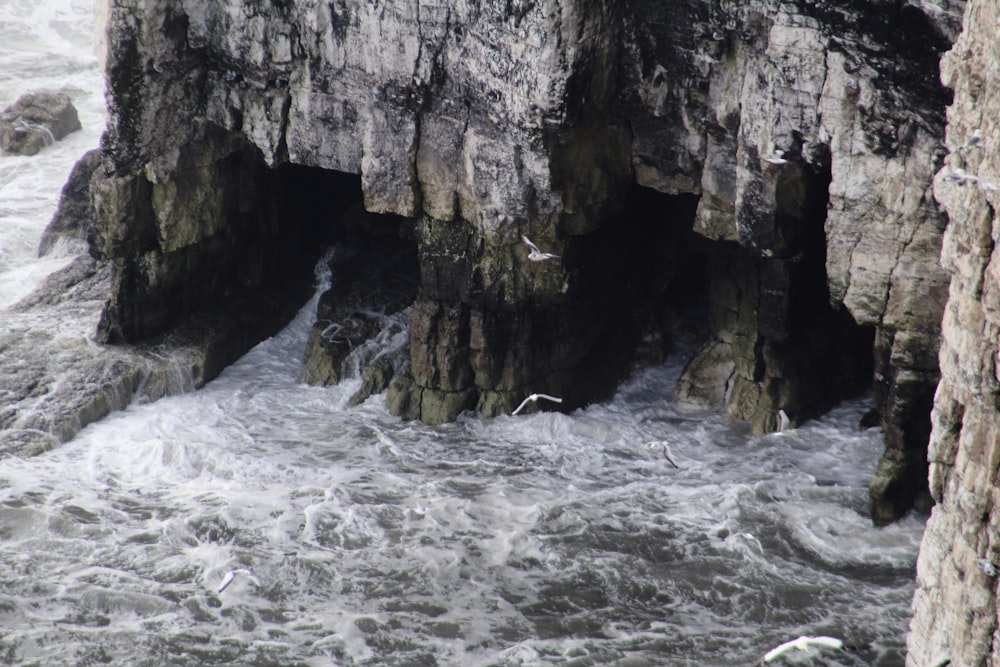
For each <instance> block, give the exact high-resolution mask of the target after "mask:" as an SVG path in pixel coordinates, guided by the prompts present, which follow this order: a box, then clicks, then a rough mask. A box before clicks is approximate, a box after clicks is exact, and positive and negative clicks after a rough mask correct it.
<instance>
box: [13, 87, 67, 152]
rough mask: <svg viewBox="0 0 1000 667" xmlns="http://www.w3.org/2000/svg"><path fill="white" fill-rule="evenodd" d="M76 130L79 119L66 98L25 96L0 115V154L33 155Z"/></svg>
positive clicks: (49, 94) (58, 95)
mask: <svg viewBox="0 0 1000 667" xmlns="http://www.w3.org/2000/svg"><path fill="white" fill-rule="evenodd" d="M79 129H80V118H79V116H78V115H77V113H76V107H74V106H73V103H72V101H70V98H69V96H68V95H66V94H64V93H55V92H45V91H43V92H37V93H27V94H26V95H22V96H21V97H19V98H18V99H17V101H16V102H14V104H12V105H11V106H9V107H7V108H6V109H4V111H3V113H2V114H0V150H2V151H3V152H4V153H11V154H13V155H34V154H35V153H37V152H38V151H40V150H42V149H43V148H44V147H46V146H49V145H51V144H52V143H54V142H56V141H59V140H60V139H62V138H63V137H65V136H66V135H67V134H69V133H70V132H76V131H77V130H79Z"/></svg>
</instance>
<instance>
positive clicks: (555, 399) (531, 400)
mask: <svg viewBox="0 0 1000 667" xmlns="http://www.w3.org/2000/svg"><path fill="white" fill-rule="evenodd" d="M540 398H544V399H545V400H546V401H552V402H553V403H562V399H561V398H559V397H558V396H549V395H548V394H532V395H530V396H528V398H526V399H524V400H523V401H521V405H519V406H517V409H515V410H514V412H512V413H510V414H511V416H513V415H516V414H517V413H518V412H520V411H521V410H523V409H524V406H526V405H527V404H528V403H534V402H535V401H537V400H538V399H540Z"/></svg>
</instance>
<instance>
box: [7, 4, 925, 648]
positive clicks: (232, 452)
mask: <svg viewBox="0 0 1000 667" xmlns="http://www.w3.org/2000/svg"><path fill="white" fill-rule="evenodd" d="M89 9H90V8H89V1H88V0H72V1H71V2H70V3H68V4H65V3H63V4H60V3H47V4H46V3H37V2H34V1H33V0H32V1H29V0H13V1H12V2H8V3H4V4H3V6H2V7H0V18H2V19H3V20H0V103H4V104H8V103H10V102H12V101H13V99H14V98H16V97H17V95H19V94H20V93H21V92H22V90H21V86H22V85H23V86H25V88H24V91H23V92H26V91H27V90H28V89H29V86H28V84H30V89H35V88H37V87H50V88H51V87H55V88H57V89H58V88H61V89H64V90H66V89H73V90H78V91H81V92H79V93H78V94H76V95H75V96H74V102H75V103H76V104H77V106H78V108H80V110H81V121H82V122H83V125H84V131H83V132H81V133H77V134H73V135H70V136H69V137H67V138H66V139H65V140H63V141H61V142H57V144H55V145H54V146H51V147H49V148H47V149H45V150H44V151H42V152H41V153H39V155H37V156H35V157H33V158H17V157H11V156H3V157H0V202H2V203H0V207H3V209H2V210H0V221H2V223H3V224H0V249H2V250H0V253H2V254H0V304H4V303H10V302H12V301H14V300H16V299H17V298H19V297H20V296H21V295H23V294H25V293H27V291H29V290H30V289H31V287H32V285H33V284H36V283H37V281H39V280H40V279H41V278H42V277H43V276H44V275H45V274H46V273H48V272H49V271H51V270H54V268H56V267H57V266H58V265H59V264H60V262H62V261H64V259H59V260H55V259H45V260H36V259H35V258H34V247H35V246H36V244H37V241H38V237H39V236H40V234H41V231H42V229H43V228H44V226H45V224H46V223H47V222H48V219H49V217H50V216H51V213H52V211H54V209H55V202H56V201H57V198H58V190H59V188H60V187H61V185H62V183H63V182H64V181H65V177H66V175H67V174H68V172H69V169H70V168H71V166H72V164H73V162H74V161H75V160H76V159H77V158H78V157H79V155H80V154H82V153H83V152H84V151H85V150H87V149H88V148H90V147H93V146H96V144H97V138H98V136H99V133H100V128H101V127H102V126H103V123H104V116H103V114H104V111H103V106H102V98H101V90H100V87H101V86H100V81H99V79H100V77H99V74H98V72H97V70H96V65H95V61H94V59H93V57H92V56H91V55H90V51H89V50H88V49H89V47H87V44H89V41H88V40H89V39H90V33H89V27H88V22H89V21H90V20H91V19H90V18H89V14H88V12H89ZM85 47H86V48H85ZM17 68H20V69H19V70H18V69H17ZM13 82H16V83H17V85H16V86H15V85H12V83H13ZM314 310H315V301H313V302H311V303H310V304H309V305H307V306H306V308H304V309H303V310H302V312H301V313H300V315H299V316H298V317H297V318H296V320H295V321H294V322H293V323H292V325H290V326H289V327H288V328H287V329H286V330H285V331H283V332H282V333H280V334H278V335H277V336H275V337H273V338H271V339H269V340H267V341H264V342H263V343H261V344H260V345H258V346H257V347H256V348H254V349H253V350H252V351H251V352H250V353H248V354H247V355H246V356H245V357H244V358H243V359H242V360H241V361H240V362H238V363H237V364H235V365H233V366H232V367H230V368H228V369H226V371H225V372H223V373H222V375H221V376H220V377H219V378H218V379H217V380H215V381H214V382H212V383H210V384H209V385H208V386H206V387H205V388H204V389H202V390H200V391H198V392H196V393H192V394H186V395H179V396H173V397H170V398H167V399H164V400H161V401H158V402H155V403H150V404H136V405H133V406H131V407H130V408H128V409H127V410H124V411H122V412H119V413H115V414H113V415H111V416H109V417H108V418H106V419H105V420H103V421H102V422H100V423H97V424H93V425H91V426H89V427H87V428H86V429H84V431H82V432H81V433H80V435H79V436H78V437H77V438H76V439H75V440H74V441H72V442H70V443H68V444H66V445H64V446H61V447H59V448H57V449H55V450H53V451H51V452H48V453H46V454H44V455H42V456H39V457H36V458H33V459H29V460H21V459H4V460H2V461H0V525H2V526H3V530H2V531H0V573H2V574H0V600H2V604H0V621H2V623H3V627H4V632H3V636H2V637H0V654H2V653H3V652H4V651H8V650H9V651H11V653H10V654H11V655H14V656H16V660H17V661H20V662H22V663H30V662H38V663H45V664H54V663H56V662H59V661H61V660H63V658H64V657H65V656H67V655H74V656H76V658H77V659H78V661H79V662H82V663H83V662H87V661H88V660H89V661H91V662H94V663H96V662H100V661H106V659H111V660H112V661H114V662H116V663H118V664H167V663H169V662H172V663H177V664H181V663H189V664H195V663H198V662H204V661H212V662H215V663H218V664H248V665H253V664H292V663H302V664H324V665H328V664H352V663H353V664H381V663H386V662H387V661H389V660H390V659H391V660H397V661H407V660H408V661H410V662H413V663H421V662H424V663H429V662H430V658H428V657H427V656H431V657H432V658H433V660H435V661H436V662H437V664H441V665H459V664H461V665H483V666H485V665H499V664H531V665H547V664H565V663H567V662H568V661H571V660H579V661H580V664H627V663H625V662H623V661H628V660H630V659H632V660H635V661H637V662H641V661H645V663H644V664H670V665H704V664H752V663H753V662H754V661H755V660H756V659H757V658H759V656H760V655H762V654H763V652H764V651H766V650H767V649H768V648H770V647H771V646H774V645H776V644H777V643H780V642H781V641H785V640H786V639H787V638H788V637H794V636H798V635H806V634H807V635H819V634H829V635H832V636H837V637H844V638H845V639H848V640H850V641H851V642H852V643H855V644H858V645H859V646H860V647H861V648H860V649H859V652H858V653H857V654H851V655H852V656H853V657H848V658H841V657H840V656H833V657H830V659H831V660H834V661H836V660H841V659H843V660H854V662H840V663H838V662H830V663H828V664H896V663H899V662H901V658H900V656H901V652H902V650H903V645H904V634H905V631H906V624H907V619H908V614H909V599H910V596H911V595H912V590H913V575H912V569H913V565H914V561H915V557H916V547H917V541H918V540H919V537H920V533H921V525H920V520H919V519H916V518H911V519H907V520H904V521H903V522H901V523H899V524H897V525H894V526H891V527H889V528H883V529H875V528H873V527H872V526H871V525H870V522H869V521H868V519H867V517H866V516H865V514H864V512H865V509H864V508H865V506H866V500H867V483H868V478H869V476H870V475H871V472H872V471H873V470H874V467H875V464H876V462H877V459H878V456H879V453H880V449H881V444H880V437H879V434H878V433H877V432H875V431H869V432H863V433H862V432H858V431H857V429H856V423H857V420H858V418H859V416H860V414H861V413H862V412H863V411H864V409H865V408H866V407H867V406H866V402H865V401H857V402H852V403H849V404H847V405H845V406H843V407H841V408H839V409H837V410H835V411H834V412H832V413H831V414H830V415H828V416H827V417H825V418H823V419H821V420H818V421H814V422H807V423H805V424H802V425H800V426H799V427H798V428H797V429H796V430H795V431H793V432H789V433H786V434H783V435H782V436H781V437H774V436H765V437H762V438H754V437H752V436H751V435H750V433H749V430H748V428H747V427H746V426H745V425H741V424H732V423H730V422H728V421H727V420H726V419H725V417H724V416H723V415H719V414H714V413H710V414H700V415H693V414H688V413H683V412H681V411H678V410H676V409H674V407H673V406H672V405H671V404H670V402H669V401H668V400H665V399H664V397H665V396H669V394H670V391H671V389H672V387H673V385H674V383H675V382H676V379H677V376H678V374H679V373H680V365H679V364H674V365H670V366H668V367H665V368H661V369H654V370H651V371H648V372H645V373H642V374H640V375H638V376H637V377H635V378H633V379H632V380H631V381H630V382H628V383H626V385H625V386H623V387H622V389H621V390H620V391H619V393H618V394H617V395H616V396H615V397H614V398H613V399H612V400H611V401H608V402H607V403H605V404H600V405H593V406H590V407H588V408H586V409H582V410H577V411H575V412H574V413H572V414H562V413H540V414H532V415H519V416H518V417H509V416H501V417H498V418H496V419H481V418H479V417H477V416H472V415H465V416H462V417H461V418H460V419H459V420H458V421H457V422H456V423H454V424H448V425H443V426H438V427H430V426H425V425H422V424H419V423H407V422H401V421H400V420H398V419H397V418H395V417H392V416H391V415H389V414H388V412H387V410H386V408H385V405H384V401H383V400H382V398H381V397H375V398H373V399H371V400H369V401H367V402H365V403H364V404H363V405H361V406H359V407H357V408H353V409H348V408H347V407H346V405H347V401H348V399H349V397H350V396H351V394H352V393H353V391H354V389H355V388H356V386H357V382H356V381H351V382H348V383H346V384H345V385H341V386H338V387H332V388H316V387H308V386H305V385H303V384H301V383H299V381H298V376H299V372H300V367H301V363H300V360H301V355H302V351H303V347H304V341H305V338H306V335H307V331H308V328H309V326H310V324H311V321H312V316H313V313H314ZM66 326H67V327H69V328H70V329H73V327H74V326H76V325H66ZM81 344H84V343H81ZM386 345H392V342H391V341H387V342H386ZM659 439H663V440H667V441H669V442H670V446H671V449H672V450H673V452H674V454H675V455H676V456H677V457H678V459H679V460H681V461H683V467H682V469H680V470H675V469H673V468H671V467H670V466H669V464H668V463H667V462H666V461H665V460H664V459H663V456H662V454H658V453H657V452H650V451H648V450H645V449H643V448H642V446H641V445H642V443H644V442H647V441H649V440H659ZM747 534H749V535H752V536H753V537H754V540H755V541H754V540H750V539H749V538H747V537H745V535H747ZM237 568H247V569H252V570H253V573H254V576H255V577H256V578H257V579H258V581H259V582H260V584H259V585H246V586H242V587H240V588H238V589H232V591H230V589H227V590H226V591H225V594H224V595H223V596H220V595H219V594H218V593H217V591H218V587H219V583H220V581H221V580H222V578H223V577H224V575H225V573H226V572H228V571H230V570H233V569H237ZM233 585H234V586H235V585H236V584H235V583H234V584H233ZM824 657H827V656H824ZM144 661H145V662H144ZM150 661H152V662H150Z"/></svg>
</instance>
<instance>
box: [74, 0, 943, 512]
mask: <svg viewBox="0 0 1000 667" xmlns="http://www.w3.org/2000/svg"><path fill="white" fill-rule="evenodd" d="M961 7H962V3H961V2H957V1H945V2H938V3H931V2H914V3H903V2H895V1H888V0H885V1H880V2H865V3H861V2H840V3H815V2H811V1H807V0H802V1H801V2H783V3H778V2H776V1H773V0H757V1H755V2H721V3H720V2H700V1H693V0H675V1H671V2H647V1H644V0H630V1H629V2H624V3H622V2H611V1H610V0H606V1H598V2H590V1H587V2H584V1H583V0H573V1H570V2H565V1H562V2H557V1H556V0H539V1H536V2H521V1H520V0H518V1H513V2H507V3H486V2H482V3H481V2H461V3H460V2H434V3H428V2H409V1H405V2H404V1H402V0H391V1H388V2H382V3H375V4H366V3H348V2H332V3H311V2H295V1H282V2H271V3H268V2H254V3H245V2H239V3H237V2H217V3H201V2H188V1H183V2H167V1H166V0H141V1H140V0H126V1H123V2H117V3H114V5H113V6H111V7H109V8H108V21H109V23H108V58H107V74H108V82H109V93H110V95H109V100H110V123H109V127H108V131H107V133H106V136H105V142H104V149H105V150H104V164H103V166H102V169H101V170H100V174H99V176H98V177H97V178H95V180H94V181H93V209H94V212H95V217H96V225H95V226H94V228H93V231H92V233H91V235H90V240H91V247H92V252H93V254H94V255H95V257H97V258H98V259H99V260H100V261H101V262H106V263H108V264H110V265H111V267H112V268H113V278H112V287H111V294H110V298H109V300H108V304H107V307H106V308H105V309H104V314H103V317H102V321H101V334H102V337H103V340H105V341H107V342H117V343H135V342H140V341H146V340H149V339H151V338H154V337H156V336H162V335H165V334H169V332H170V331H172V330H173V329H174V328H175V327H178V326H182V325H183V323H184V322H186V321H190V320H191V318H198V317H205V316H206V314H208V313H212V312H218V311H219V310H220V309H221V310H227V311H228V312H229V313H231V314H232V313H238V312H240V311H241V309H244V308H245V309H247V311H248V312H252V313H257V315H255V317H260V318H263V319H268V314H273V315H275V317H274V318H273V321H268V322H267V324H266V325H264V326H261V327H260V328H256V327H247V328H245V329H244V330H238V331H233V332H232V333H233V334H234V335H232V336H223V337H222V338H221V340H223V341H225V342H223V343H220V345H221V346H222V348H224V353H222V352H221V351H219V350H217V351H219V354H218V357H219V359H224V358H231V357H232V356H234V355H236V354H238V353H240V352H242V351H243V350H245V349H246V348H247V347H248V346H249V345H250V344H252V342H253V340H254V339H255V338H256V337H257V336H259V335H264V334H263V332H265V331H267V330H270V329H272V328H273V327H275V326H278V325H279V323H280V320H281V318H282V317H284V316H285V315H286V313H287V312H289V311H290V310H291V309H292V306H294V305H297V303H299V302H300V301H299V299H300V298H301V297H298V296H295V295H297V294H299V293H300V292H299V291H298V290H299V287H298V286H300V285H302V284H303V282H304V280H305V279H306V275H305V274H306V272H307V271H308V270H311V267H312V264H313V262H314V261H315V259H316V252H315V251H316V250H317V249H318V247H319V245H320V244H321V242H323V241H325V240H329V239H330V238H335V237H336V235H337V234H338V233H339V232H338V230H339V224H340V223H338V222H337V221H338V220H339V219H340V213H341V211H343V210H345V209H346V208H347V207H348V206H349V205H350V204H351V202H352V201H353V200H354V199H358V198H360V199H361V200H363V202H364V206H365V207H366V208H367V210H368V211H370V212H372V213H380V214H394V215H397V216H402V217H404V218H408V219H410V220H411V221H412V230H413V231H412V237H413V238H414V239H415V242H416V243H415V246H414V247H415V250H414V252H415V262H416V263H417V265H418V266H419V275H420V282H419V286H418V289H417V291H416V297H415V299H414V302H413V304H412V306H411V308H410V311H409V331H410V341H409V344H410V350H409V367H408V369H407V370H406V371H405V372H402V373H400V374H398V375H397V376H396V379H395V380H394V381H393V384H392V386H391V387H390V389H389V391H388V393H387V397H388V400H389V404H390V407H391V409H392V410H393V411H394V412H396V413H397V414H400V415H403V416H405V417H408V418H419V419H423V420H425V421H428V422H440V421H445V420H449V419H454V418H455V417H456V416H457V414H458V413H459V412H461V411H462V410H466V409H473V408H474V409H476V410H478V411H479V412H480V413H482V414H484V415H497V414H501V413H504V412H508V411H510V410H511V409H512V407H513V406H515V405H517V404H518V403H519V402H520V401H521V399H522V398H523V397H524V396H525V395H527V394H529V393H534V392H545V393H549V394H553V395H558V396H561V397H563V398H564V402H563V404H562V407H563V408H564V409H572V408H574V407H577V406H580V405H583V404H585V403H587V402H589V401H593V400H597V399H600V398H601V397H603V396H606V395H608V394H609V392H611V391H613V390H614V388H615V387H616V385H617V383H618V381H619V380H620V379H621V378H622V377H623V376H624V375H625V374H626V373H627V372H628V371H629V368H630V365H631V364H632V363H633V361H634V359H635V352H636V349H637V346H639V344H640V342H641V341H642V340H648V339H649V338H650V336H651V334H652V335H653V336H654V337H655V336H661V337H665V336H666V335H667V332H669V331H670V330H671V328H672V327H674V326H675V324H676V321H677V320H678V319H679V318H681V317H684V316H686V315H684V314H682V313H683V308H682V307H681V306H683V305H685V304H687V305H688V306H690V304H692V303H699V304H701V305H703V306H704V307H703V308H702V312H703V313H704V314H705V317H706V319H707V321H708V325H709V329H710V332H711V333H710V335H709V337H708V340H707V342H706V343H705V344H704V345H703V346H702V347H701V349H700V350H699V352H698V353H697V354H696V356H695V358H694V359H693V360H692V362H691V364H690V366H689V367H688V369H687V371H686V372H685V374H684V377H683V378H682V381H681V384H680V387H679V389H678V392H679V396H678V400H680V401H681V402H684V403H691V404H695V405H697V406H702V407H703V406H704V405H706V404H712V403H715V404H720V405H722V404H725V405H727V406H728V409H729V412H730V413H731V414H732V415H733V416H734V417H736V418H738V419H746V420H749V421H750V422H751V424H752V426H753V428H754V430H755V431H756V432H766V431H770V430H774V429H775V428H776V426H777V421H776V419H777V418H776V415H777V412H778V410H779V409H781V410H784V411H785V412H786V413H787V414H788V415H790V416H791V418H792V421H793V422H795V423H798V422H801V421H803V420H805V419H808V418H810V417H812V416H815V415H817V414H819V413H820V412H822V411H823V410H825V409H827V408H828V407H829V406H830V405H832V404H833V403H835V402H837V401H839V400H841V399H842V398H843V397H844V396H847V395H850V394H852V393H855V392H857V391H858V390H860V389H862V388H863V387H865V386H867V385H868V384H869V382H871V381H872V378H874V385H875V397H876V402H877V404H878V408H879V411H880V414H881V424H882V427H883V429H884V432H885V439H886V454H885V457H884V458H883V461H882V464H881V465H880V467H879V471H878V473H877V475H876V477H875V479H874V480H873V484H872V512H873V517H874V518H875V520H876V521H878V522H880V523H882V522H886V521H890V520H892V519H893V518H895V517H897V516H899V515H900V514H901V513H902V512H904V511H906V510H907V509H908V508H909V507H910V506H911V505H912V504H913V502H914V501H915V499H917V497H918V496H920V495H921V492H922V490H923V489H925V488H926V483H925V479H926V459H925V453H926V443H927V437H928V432H929V429H930V418H929V415H930V405H931V401H932V397H933V392H934V388H935V386H936V383H937V378H938V369H937V349H938V345H939V340H938V333H939V329H940V319H941V314H942V310H943V307H944V300H945V297H946V292H947V289H946V288H947V275H946V273H945V272H944V271H943V270H942V269H941V268H940V267H939V265H938V261H937V258H938V255H939V252H940V247H941V236H942V232H943V230H944V228H945V227H946V222H947V217H946V215H945V214H944V213H943V212H942V211H941V210H940V209H939V208H938V206H937V203H936V202H935V200H934V198H933V197H932V196H931V185H932V178H933V175H934V173H935V172H936V171H938V169H939V168H940V166H941V164H942V160H943V159H944V156H945V154H946V149H945V147H944V143H943V138H944V121H945V108H946V106H947V104H948V103H949V101H950V93H949V91H948V89H947V88H945V87H943V86H942V85H941V83H940V81H939V77H938V67H937V66H938V60H939V57H940V54H941V53H942V52H943V51H945V50H946V49H947V48H948V47H949V46H950V44H951V43H952V41H953V40H954V38H955V37H956V35H957V33H958V30H959V28H960V12H961ZM347 174H354V175H359V176H360V183H359V186H360V187H358V185H357V181H351V180H350V177H348V176H346V175H347ZM345 179H347V180H345ZM351 183H354V184H355V185H354V187H357V189H358V190H359V191H355V192H354V193H352V192H351V191H350V190H351V186H350V184H351ZM522 235H525V236H527V237H529V238H531V239H532V240H533V241H534V242H535V243H537V244H538V245H539V246H540V247H541V248H542V249H543V250H545V251H548V252H551V253H553V254H555V255H558V257H557V258H556V259H552V260H548V261H543V262H534V261H531V260H530V259H529V257H528V248H527V246H526V245H525V244H524V243H523V242H522V241H521V237H522ZM283 286H287V289H286V287H283ZM265 288H266V289H277V290H278V291H277V293H278V294H286V295H287V298H283V297H276V298H277V299H279V300H280V301H281V302H282V303H283V304H285V305H286V306H288V308H285V309H275V308H271V307H269V306H268V304H267V302H266V301H263V300H260V299H257V298H255V295H256V294H257V292H258V291H259V290H262V289H265ZM261 305H264V306H265V308H263V309H261V308H260V306H261ZM262 310H263V311H265V312H261V311H262ZM329 312H335V309H333V310H329ZM330 324H336V323H334V322H330ZM330 324H327V325H324V329H327V328H329V326H330ZM359 326H360V325H359ZM312 347H313V348H314V349H318V350H322V349H328V351H329V350H331V349H332V347H331V346H329V345H327V346H324V345H321V344H317V345H314V346H312ZM333 347H336V346H333ZM333 353H334V354H338V355H341V354H342V353H343V350H339V351H336V352H333ZM324 364H326V362H324V361H323V360H322V359H320V360H317V359H315V358H311V359H309V360H307V364H306V365H307V367H309V368H312V369H314V370H316V369H318V370H319V375H323V374H324V373H326V377H327V378H329V377H331V375H330V373H331V369H333V368H334V366H335V365H336V364H335V363H334V362H330V363H329V364H326V365H324ZM321 381H325V380H322V379H321Z"/></svg>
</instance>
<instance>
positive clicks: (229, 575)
mask: <svg viewBox="0 0 1000 667" xmlns="http://www.w3.org/2000/svg"><path fill="white" fill-rule="evenodd" d="M238 574H245V575H247V576H248V577H250V581H252V582H253V583H255V584H256V585H258V586H260V582H259V581H257V578H256V577H255V576H253V570H250V569H247V568H242V567H241V568H239V569H237V570H230V571H229V572H226V576H224V577H223V578H222V583H221V584H219V593H221V592H222V591H224V590H226V588H228V587H229V584H231V583H233V581H234V580H235V579H236V575H238Z"/></svg>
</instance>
